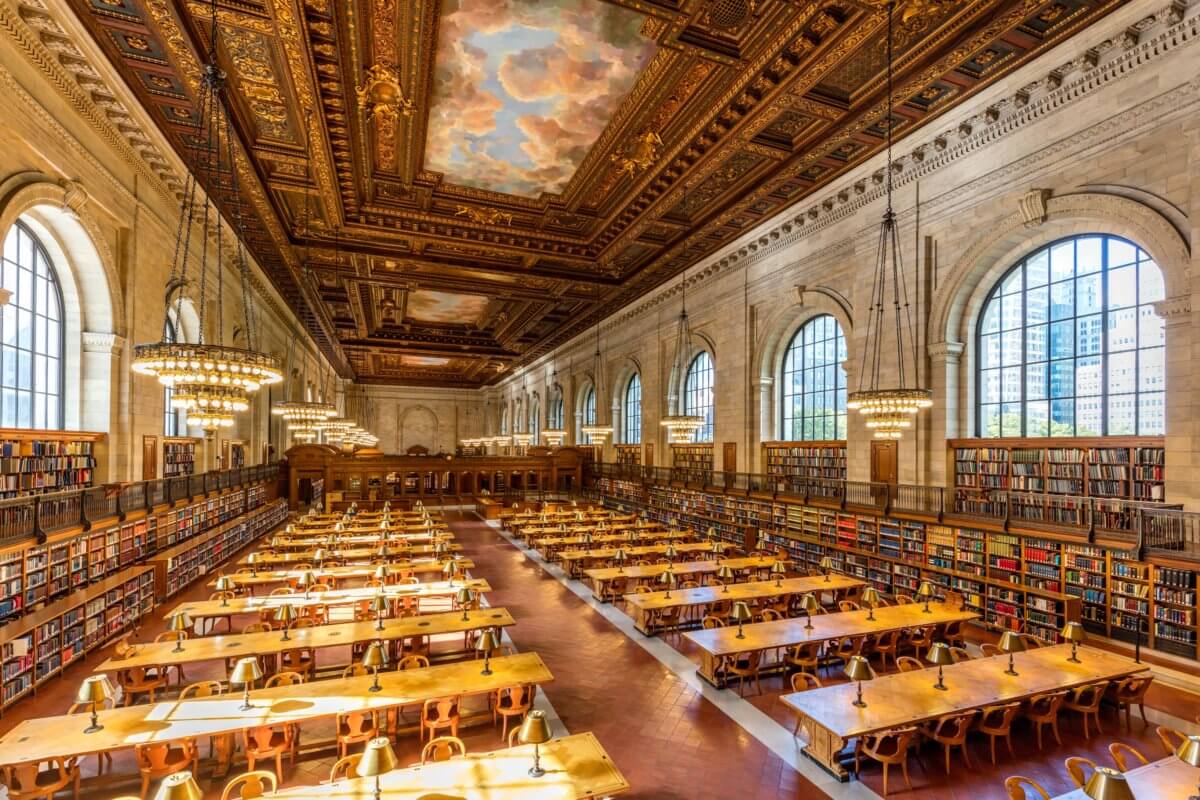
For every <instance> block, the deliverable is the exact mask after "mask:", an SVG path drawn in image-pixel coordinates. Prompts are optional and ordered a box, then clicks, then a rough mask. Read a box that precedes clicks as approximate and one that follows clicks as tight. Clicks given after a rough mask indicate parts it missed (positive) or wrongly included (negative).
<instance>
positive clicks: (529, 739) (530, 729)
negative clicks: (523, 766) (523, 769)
mask: <svg viewBox="0 0 1200 800" xmlns="http://www.w3.org/2000/svg"><path fill="white" fill-rule="evenodd" d="M517 739H518V740H519V741H520V742H521V744H531V745H533V766H532V767H530V768H529V777H531V778H540V777H542V776H543V775H545V774H546V770H544V769H542V761H541V753H540V752H539V751H538V746H539V745H543V744H545V743H546V742H548V741H550V739H551V736H550V723H548V722H546V715H545V713H543V712H542V711H538V710H534V711H530V712H529V714H528V715H527V716H526V717H525V722H523V723H522V724H521V732H520V733H518V734H517Z"/></svg>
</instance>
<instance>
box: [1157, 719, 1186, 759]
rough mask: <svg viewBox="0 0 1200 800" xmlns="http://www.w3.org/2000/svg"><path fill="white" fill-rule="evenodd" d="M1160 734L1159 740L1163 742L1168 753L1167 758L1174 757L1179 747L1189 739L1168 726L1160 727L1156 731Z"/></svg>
mask: <svg viewBox="0 0 1200 800" xmlns="http://www.w3.org/2000/svg"><path fill="white" fill-rule="evenodd" d="M1154 732H1155V733H1157V734H1158V740H1159V741H1160V742H1162V746H1163V748H1164V749H1165V750H1166V751H1167V756H1168V757H1170V756H1174V755H1175V751H1176V750H1178V749H1179V745H1181V744H1183V741H1184V740H1185V739H1187V736H1185V735H1184V734H1182V733H1180V732H1179V731H1177V730H1175V729H1174V728H1171V727H1168V726H1166V725H1159V726H1158V727H1157V728H1155V729H1154Z"/></svg>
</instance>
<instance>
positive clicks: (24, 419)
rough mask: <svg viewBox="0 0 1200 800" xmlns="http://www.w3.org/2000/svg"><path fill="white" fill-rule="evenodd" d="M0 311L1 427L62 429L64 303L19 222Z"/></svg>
mask: <svg viewBox="0 0 1200 800" xmlns="http://www.w3.org/2000/svg"><path fill="white" fill-rule="evenodd" d="M2 285H3V286H4V287H5V288H6V289H8V290H9V291H11V292H12V297H11V298H9V301H8V304H7V305H5V306H4V307H3V308H0V329H2V331H3V336H2V338H0V425H3V426H4V427H6V428H61V427H62V426H63V402H62V386H63V357H64V356H63V343H64V339H65V337H64V335H63V313H62V312H63V300H62V292H61V290H60V289H59V285H58V275H57V274H56V273H55V270H54V264H53V263H51V261H50V257H49V256H48V255H46V250H45V248H44V247H42V243H41V242H39V241H38V239H37V237H36V236H34V235H33V232H32V231H30V230H29V228H27V227H26V226H25V225H24V224H23V223H21V222H18V223H16V224H15V225H13V227H12V228H11V229H10V230H9V232H8V235H7V236H6V237H5V239H4V274H3V284H2Z"/></svg>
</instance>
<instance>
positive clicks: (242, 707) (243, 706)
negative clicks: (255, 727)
mask: <svg viewBox="0 0 1200 800" xmlns="http://www.w3.org/2000/svg"><path fill="white" fill-rule="evenodd" d="M253 708H254V706H253V705H251V704H250V703H242V704H241V705H240V706H238V711H251V710H252V709H253Z"/></svg>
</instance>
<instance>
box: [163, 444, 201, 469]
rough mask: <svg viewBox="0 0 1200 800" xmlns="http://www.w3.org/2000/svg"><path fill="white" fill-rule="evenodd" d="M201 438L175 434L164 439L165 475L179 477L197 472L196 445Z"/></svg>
mask: <svg viewBox="0 0 1200 800" xmlns="http://www.w3.org/2000/svg"><path fill="white" fill-rule="evenodd" d="M199 443H200V440H199V439H194V438H192V437H190V436H175V437H167V438H165V439H163V477H164V478H177V477H179V476H180V475H193V474H195V472H196V446H197V445H198V444H199Z"/></svg>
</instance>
